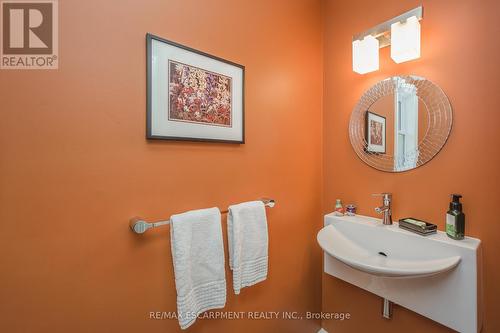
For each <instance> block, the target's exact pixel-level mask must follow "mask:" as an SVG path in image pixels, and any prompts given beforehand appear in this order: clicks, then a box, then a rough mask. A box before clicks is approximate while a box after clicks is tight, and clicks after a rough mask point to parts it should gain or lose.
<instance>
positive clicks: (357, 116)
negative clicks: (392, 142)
mask: <svg viewBox="0 0 500 333" xmlns="http://www.w3.org/2000/svg"><path fill="white" fill-rule="evenodd" d="M400 79H404V80H405V81H406V82H408V83H411V84H413V85H415V86H416V88H417V96H418V97H419V101H421V102H423V103H424V105H425V108H426V109H427V112H428V115H429V117H428V128H427V131H426V134H425V136H424V137H423V138H422V139H420V138H419V143H418V149H419V159H418V161H417V165H416V166H415V168H418V167H420V166H422V165H424V164H425V163H427V162H429V161H430V160H432V159H433V158H434V157H435V156H436V155H437V154H438V153H439V152H440V151H441V149H443V147H444V145H445V144H446V141H447V140H448V138H449V136H450V133H451V129H452V125H453V111H452V107H451V104H450V101H449V100H448V97H447V96H446V94H445V93H444V92H443V90H442V89H441V88H440V87H439V86H438V85H436V84H434V83H433V82H431V81H430V80H427V79H425V78H423V77H420V76H415V75H401V76H392V77H389V78H387V79H385V80H382V81H380V82H378V83H376V84H375V85H373V86H372V87H371V88H370V89H368V90H367V91H366V92H365V93H364V94H363V95H362V96H361V98H360V99H359V101H358V103H357V104H356V106H355V107H354V109H353V111H352V113H351V118H350V121H349V139H350V141H351V145H352V147H353V149H354V151H355V152H356V155H357V156H358V157H359V158H360V159H361V160H362V161H363V162H365V163H366V164H368V165H369V166H371V167H373V168H375V169H377V170H380V171H385V172H393V173H396V172H398V173H399V172H406V171H410V170H413V169H415V168H412V169H407V170H400V171H397V170H394V156H393V155H387V154H380V153H373V152H368V151H367V150H366V147H367V142H366V138H365V135H364V133H365V129H364V127H365V116H366V113H367V112H368V111H369V109H370V107H371V106H372V105H373V104H374V103H375V102H376V101H377V100H378V99H380V98H382V97H384V96H387V95H391V94H394V92H395V87H396V82H395V81H396V80H400ZM420 156H422V158H421V157H420Z"/></svg>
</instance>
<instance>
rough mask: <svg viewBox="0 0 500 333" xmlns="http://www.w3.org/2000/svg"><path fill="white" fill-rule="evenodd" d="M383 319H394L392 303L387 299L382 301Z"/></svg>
mask: <svg viewBox="0 0 500 333" xmlns="http://www.w3.org/2000/svg"><path fill="white" fill-rule="evenodd" d="M382 317H384V318H385V319H391V318H392V302H391V301H389V300H388V299H387V298H383V299H382Z"/></svg>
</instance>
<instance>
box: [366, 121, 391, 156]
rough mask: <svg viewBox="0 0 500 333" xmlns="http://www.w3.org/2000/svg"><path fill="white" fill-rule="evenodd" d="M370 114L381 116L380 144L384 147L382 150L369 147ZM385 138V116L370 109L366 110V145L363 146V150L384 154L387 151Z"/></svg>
mask: <svg viewBox="0 0 500 333" xmlns="http://www.w3.org/2000/svg"><path fill="white" fill-rule="evenodd" d="M370 116H373V117H378V118H382V119H383V128H384V130H383V137H382V146H383V147H384V150H383V151H382V150H374V149H371V148H370V139H369V136H370V123H369V122H370ZM386 138H387V123H386V117H384V116H382V115H379V114H377V113H374V112H370V111H366V113H365V141H366V146H365V151H366V152H367V153H371V154H385V153H386V152H387V141H386Z"/></svg>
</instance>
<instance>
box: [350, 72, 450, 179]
mask: <svg viewBox="0 0 500 333" xmlns="http://www.w3.org/2000/svg"><path fill="white" fill-rule="evenodd" d="M451 121H452V117H451V106H450V104H449V101H448V99H447V98H446V96H445V95H444V93H443V92H442V90H441V89H440V88H439V87H437V86H436V85H434V84H433V83H432V82H430V81H428V80H426V79H424V78H420V77H416V76H405V77H399V76H397V77H392V78H389V79H386V80H384V81H381V82H379V83H377V84H376V85H375V86H374V87H372V88H371V89H370V90H369V91H367V92H366V93H365V94H364V95H363V97H362V98H361V100H360V101H359V103H358V105H357V106H356V108H355V109H354V111H353V114H352V116H351V123H350V125H349V135H350V138H351V143H352V145H353V148H354V149H355V151H356V153H357V154H358V156H359V157H360V158H361V159H362V160H363V161H364V162H366V163H367V164H369V165H371V166H373V167H375V168H377V169H379V170H383V171H391V172H400V171H406V170H411V169H414V168H416V167H418V166H420V165H422V164H424V163H426V162H428V161H429V160H430V159H431V158H432V157H434V156H435V155H436V154H437V153H438V152H439V150H440V149H441V147H442V146H443V145H444V143H445V142H446V139H447V137H448V134H449V132H450V129H451Z"/></svg>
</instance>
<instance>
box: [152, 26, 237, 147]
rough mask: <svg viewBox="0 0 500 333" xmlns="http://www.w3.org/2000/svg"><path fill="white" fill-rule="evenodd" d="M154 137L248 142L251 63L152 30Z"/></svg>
mask: <svg viewBox="0 0 500 333" xmlns="http://www.w3.org/2000/svg"><path fill="white" fill-rule="evenodd" d="M146 56H147V126H146V137H147V138H148V139H161V140H187V141H215V142H228V143H244V142H245V128H244V127H245V126H244V125H245V117H244V107H245V105H244V78H245V67H244V66H242V65H238V64H236V63H233V62H231V61H228V60H224V59H221V58H219V57H216V56H213V55H210V54H207V53H204V52H201V51H197V50H194V49H192V48H189V47H187V46H183V45H180V44H177V43H174V42H172V41H169V40H166V39H163V38H160V37H157V36H154V35H151V34H147V35H146Z"/></svg>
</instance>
